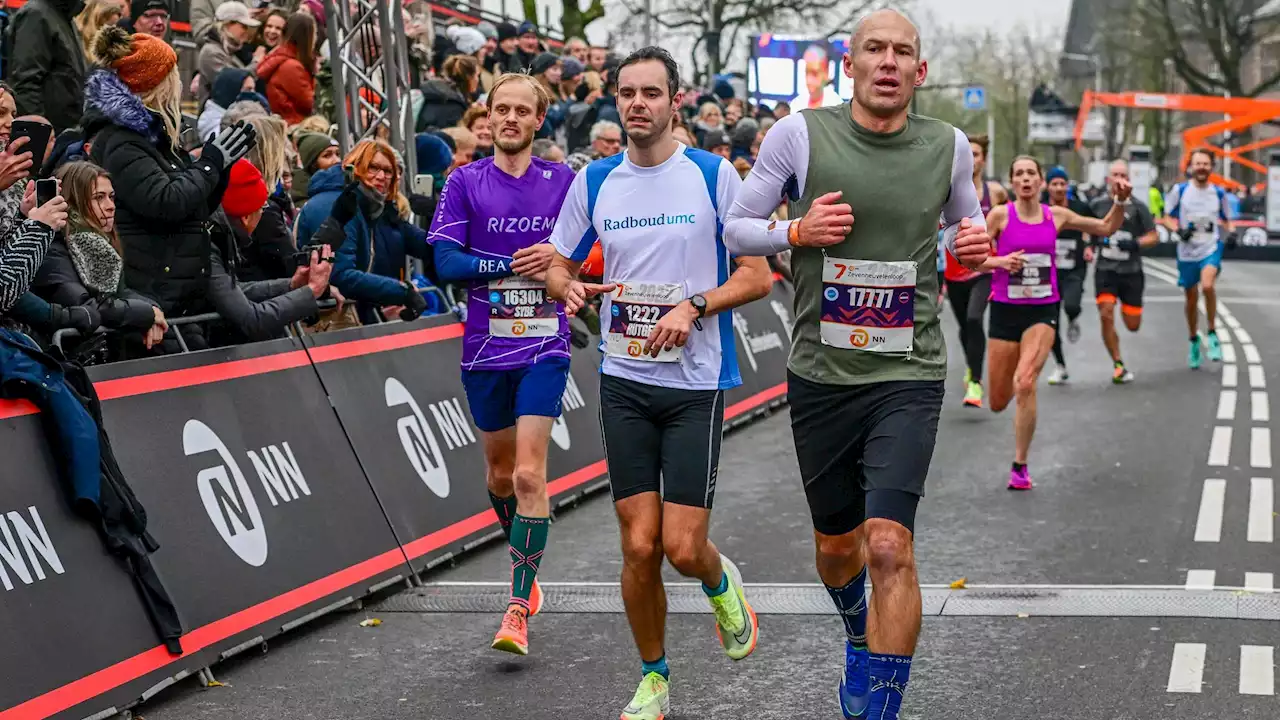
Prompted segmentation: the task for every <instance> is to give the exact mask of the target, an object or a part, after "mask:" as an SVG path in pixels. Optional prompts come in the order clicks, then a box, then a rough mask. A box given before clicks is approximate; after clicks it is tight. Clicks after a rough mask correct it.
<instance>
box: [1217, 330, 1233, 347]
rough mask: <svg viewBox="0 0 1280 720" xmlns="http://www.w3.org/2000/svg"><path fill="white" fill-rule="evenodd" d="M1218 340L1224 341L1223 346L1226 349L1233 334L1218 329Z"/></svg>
mask: <svg viewBox="0 0 1280 720" xmlns="http://www.w3.org/2000/svg"><path fill="white" fill-rule="evenodd" d="M1218 339H1219V340H1221V341H1222V346H1223V348H1224V349H1225V348H1226V345H1227V343H1229V342H1231V332H1230V331H1229V330H1227V329H1226V328H1222V327H1220V328H1218Z"/></svg>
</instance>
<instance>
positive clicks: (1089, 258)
mask: <svg viewBox="0 0 1280 720" xmlns="http://www.w3.org/2000/svg"><path fill="white" fill-rule="evenodd" d="M1084 262H1085V264H1086V265H1087V264H1089V263H1091V262H1093V246H1092V245H1087V246H1085V249H1084Z"/></svg>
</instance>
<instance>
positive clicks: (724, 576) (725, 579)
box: [702, 572, 729, 597]
mask: <svg viewBox="0 0 1280 720" xmlns="http://www.w3.org/2000/svg"><path fill="white" fill-rule="evenodd" d="M728 591H729V574H728V573H726V572H721V573H720V585H719V586H717V587H708V586H707V584H706V583H703V584H702V592H704V593H706V594H707V597H717V596H719V595H723V594H725V593H726V592H728Z"/></svg>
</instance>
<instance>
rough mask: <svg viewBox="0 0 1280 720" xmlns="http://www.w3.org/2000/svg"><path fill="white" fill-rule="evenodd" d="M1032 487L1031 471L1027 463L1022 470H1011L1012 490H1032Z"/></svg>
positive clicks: (1010, 483) (1010, 482)
mask: <svg viewBox="0 0 1280 720" xmlns="http://www.w3.org/2000/svg"><path fill="white" fill-rule="evenodd" d="M1031 487H1032V485H1031V473H1030V472H1028V470H1027V466H1026V465H1023V466H1022V469H1021V470H1012V469H1011V470H1009V489H1010V490H1030V489H1031Z"/></svg>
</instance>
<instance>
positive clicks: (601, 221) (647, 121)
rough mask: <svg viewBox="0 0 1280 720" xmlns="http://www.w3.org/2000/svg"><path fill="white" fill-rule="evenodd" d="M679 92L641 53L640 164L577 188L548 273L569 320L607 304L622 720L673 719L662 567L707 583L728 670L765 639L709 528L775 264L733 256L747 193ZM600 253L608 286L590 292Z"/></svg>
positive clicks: (627, 81)
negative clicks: (585, 276)
mask: <svg viewBox="0 0 1280 720" xmlns="http://www.w3.org/2000/svg"><path fill="white" fill-rule="evenodd" d="M679 82H680V77H679V68H678V67H677V65H676V62H675V60H673V59H672V58H671V55H670V54H669V53H667V51H666V50H663V49H661V48H657V47H647V48H643V49H641V50H637V51H636V52H635V53H632V54H631V56H630V57H628V58H627V59H626V60H624V61H623V62H622V64H621V65H620V66H619V68H618V95H617V97H618V110H619V113H620V115H621V116H622V120H623V122H624V123H625V125H626V131H627V137H628V140H629V143H628V146H627V151H626V152H625V153H622V154H619V155H615V156H613V157H609V158H605V159H602V160H597V161H596V162H594V163H592V164H590V165H588V166H587V167H586V168H585V169H583V170H582V172H579V173H578V175H577V177H576V178H574V181H573V184H572V185H571V186H570V188H569V194H568V196H567V197H566V198H565V202H564V206H563V207H562V208H561V210H560V218H559V220H558V221H557V222H556V226H555V230H554V231H553V233H552V235H551V243H552V245H554V246H555V249H556V252H557V253H558V255H557V257H556V258H555V259H554V260H553V261H552V265H551V268H550V270H548V271H547V291H548V293H549V294H550V295H551V296H552V297H553V298H555V299H557V300H561V301H563V302H564V304H565V311H566V312H567V313H574V312H576V311H577V310H578V309H579V308H581V307H582V306H583V304H584V303H585V302H586V301H587V299H588V298H590V297H592V296H594V295H597V294H601V293H603V294H604V299H603V305H602V307H601V309H600V316H601V318H602V322H601V326H602V327H601V329H602V330H603V331H604V332H603V335H604V341H603V342H602V343H601V349H602V350H603V351H604V362H603V364H602V365H601V369H600V372H601V378H600V407H601V410H600V418H601V420H600V425H601V431H602V432H603V433H604V444H605V459H606V461H607V462H608V463H609V484H610V490H611V491H612V493H613V501H614V507H615V510H616V511H617V513H618V522H619V524H620V525H621V530H622V557H623V567H622V599H623V602H624V604H625V605H626V608H627V619H628V620H629V621H630V624H631V632H632V635H633V637H634V638H635V641H636V646H637V649H638V650H639V651H640V660H641V663H642V665H641V677H642V680H641V681H640V687H639V688H637V690H636V693H635V696H634V697H633V698H632V699H631V702H630V703H629V704H628V705H627V707H626V708H625V709H624V710H623V711H622V720H658V718H661V717H663V716H664V715H665V714H666V713H667V712H669V701H668V686H669V680H670V672H669V670H668V669H667V660H666V649H665V646H664V632H665V624H666V598H665V590H664V589H663V585H662V573H661V569H662V559H663V557H664V556H665V557H666V558H667V560H669V561H670V562H671V565H672V567H674V568H675V569H676V570H677V571H678V572H680V573H681V574H682V575H684V576H686V577H691V578H698V579H699V580H701V581H702V589H703V591H704V592H705V593H706V594H707V597H708V599H709V601H710V603H711V608H712V611H713V612H714V613H715V616H716V625H717V630H718V634H719V636H720V642H721V645H722V646H723V647H724V650H725V653H726V654H727V655H729V657H730V658H732V659H734V660H741V659H742V658H745V657H746V656H747V655H749V654H751V651H752V650H754V649H755V646H756V638H757V637H758V627H757V624H756V618H755V613H754V612H753V611H752V610H751V606H750V605H749V604H747V600H746V594H745V593H744V591H743V588H742V580H741V578H740V577H739V574H738V570H737V568H736V567H735V566H734V564H733V563H732V562H730V561H729V559H728V558H726V557H724V556H723V555H720V553H719V551H718V550H717V549H716V546H715V545H714V544H713V543H712V542H711V541H710V540H709V539H708V538H707V525H708V522H709V519H710V516H711V501H712V498H713V496H714V494H715V484H716V474H717V467H718V465H719V454H720V435H721V428H722V425H723V422H724V392H725V391H726V390H728V389H730V388H733V387H736V386H738V385H740V384H742V378H741V376H740V375H739V373H738V364H737V354H736V353H737V350H736V348H735V345H734V332H733V317H732V313H731V312H730V311H731V310H732V309H733V308H735V307H738V306H739V305H743V304H745V303H748V302H751V301H752V300H756V299H759V298H762V297H764V296H765V295H768V294H769V290H770V289H771V287H772V284H773V281H772V275H771V274H770V273H769V269H768V265H767V264H766V263H765V261H764V260H763V259H760V258H741V259H737V258H733V257H731V256H730V255H729V251H728V249H726V247H725V245H724V240H723V238H722V227H723V223H724V218H725V216H726V214H727V213H728V212H729V208H730V207H731V206H732V205H733V200H734V195H735V194H736V192H737V190H738V188H739V186H740V185H741V180H740V179H739V177H738V173H737V171H735V170H734V168H733V165H731V164H730V163H729V161H727V160H725V159H724V158H721V157H720V156H718V155H712V154H711V153H708V152H705V151H703V150H698V149H695V148H689V147H686V146H684V145H682V144H681V143H679V142H677V141H676V140H675V138H674V137H672V133H671V117H672V114H673V113H675V112H676V111H677V110H678V109H679V107H680V103H681V101H682V100H683V94H682V93H680V92H678V88H679ZM597 240H599V242H600V245H601V248H602V250H603V251H604V268H605V273H606V282H607V284H603V285H598V284H590V283H583V282H581V281H579V280H578V279H577V277H578V270H579V268H580V267H581V266H582V262H583V261H584V260H586V258H587V254H588V253H589V252H590V251H591V247H592V245H594V244H595V242H596V241H597ZM735 264H736V265H737V269H736V270H733V271H732V272H731V269H732V268H733V265H735Z"/></svg>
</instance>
